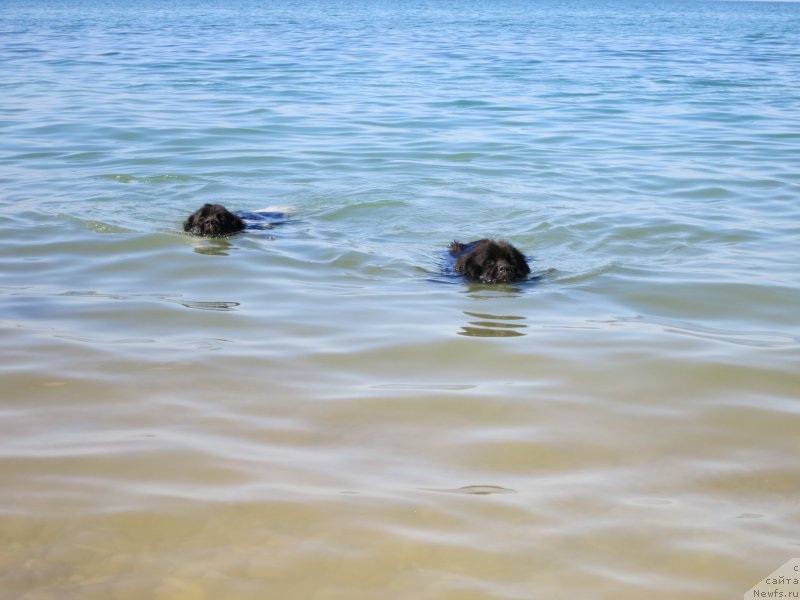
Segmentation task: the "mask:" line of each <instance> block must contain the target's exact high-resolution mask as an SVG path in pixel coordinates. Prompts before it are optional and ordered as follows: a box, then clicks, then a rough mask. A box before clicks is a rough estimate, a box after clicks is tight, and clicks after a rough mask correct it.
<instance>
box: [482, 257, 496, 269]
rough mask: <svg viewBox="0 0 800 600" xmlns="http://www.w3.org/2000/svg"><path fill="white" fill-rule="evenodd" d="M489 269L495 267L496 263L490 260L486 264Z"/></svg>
mask: <svg viewBox="0 0 800 600" xmlns="http://www.w3.org/2000/svg"><path fill="white" fill-rule="evenodd" d="M484 264H485V265H486V266H487V267H491V266H493V265H494V261H493V260H492V259H491V258H490V259H489V260H487V261H486V262H485V263H484Z"/></svg>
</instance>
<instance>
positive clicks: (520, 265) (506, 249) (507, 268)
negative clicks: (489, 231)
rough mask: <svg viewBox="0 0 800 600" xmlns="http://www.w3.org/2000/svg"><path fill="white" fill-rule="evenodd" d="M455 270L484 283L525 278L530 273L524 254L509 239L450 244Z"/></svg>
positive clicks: (506, 281)
mask: <svg viewBox="0 0 800 600" xmlns="http://www.w3.org/2000/svg"><path fill="white" fill-rule="evenodd" d="M450 256H451V257H453V258H454V259H455V265H454V266H453V269H454V270H455V272H456V273H459V274H460V275H463V276H464V277H466V278H467V279H472V280H474V281H479V282H481V283H509V282H511V281H519V280H520V279H525V278H526V277H527V276H528V275H529V274H530V272H531V269H530V267H529V266H528V261H526V260H525V256H524V255H523V254H522V252H520V251H519V250H517V249H516V248H514V246H512V245H511V244H509V243H508V242H503V241H496V240H487V239H484V240H476V241H474V242H469V243H468V244H462V243H460V242H453V243H452V244H450Z"/></svg>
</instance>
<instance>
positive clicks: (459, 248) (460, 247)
mask: <svg viewBox="0 0 800 600" xmlns="http://www.w3.org/2000/svg"><path fill="white" fill-rule="evenodd" d="M464 248H466V246H465V245H464V244H462V243H461V242H456V241H453V243H452V244H450V256H458V255H459V254H461V253H462V252H464Z"/></svg>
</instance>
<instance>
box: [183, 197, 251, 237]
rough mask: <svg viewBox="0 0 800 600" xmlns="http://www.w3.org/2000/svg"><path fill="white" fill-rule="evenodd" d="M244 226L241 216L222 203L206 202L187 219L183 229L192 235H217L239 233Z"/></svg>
mask: <svg viewBox="0 0 800 600" xmlns="http://www.w3.org/2000/svg"><path fill="white" fill-rule="evenodd" d="M244 226H245V225H244V221H243V220H242V219H241V217H239V216H237V215H235V214H233V213H232V212H231V211H229V210H228V209H227V208H225V207H224V206H222V205H221V204H204V205H203V206H202V207H200V208H198V209H197V210H196V211H194V212H193V213H192V214H191V215H190V216H189V218H188V219H186V221H185V222H184V224H183V230H184V231H185V232H186V233H191V234H192V235H202V236H207V237H216V236H222V235H231V234H233V233H238V232H239V231H242V230H243V229H244Z"/></svg>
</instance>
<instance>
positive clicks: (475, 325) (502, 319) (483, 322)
mask: <svg viewBox="0 0 800 600" xmlns="http://www.w3.org/2000/svg"><path fill="white" fill-rule="evenodd" d="M464 314H465V315H467V317H471V318H473V319H476V320H472V321H469V323H468V324H467V325H463V326H462V327H461V331H459V335H465V336H469V337H519V336H523V335H525V332H524V331H522V330H523V329H525V328H527V327H528V326H527V325H526V324H525V323H520V322H519V321H524V320H525V317H517V316H513V315H491V314H488V313H475V312H467V311H464Z"/></svg>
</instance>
